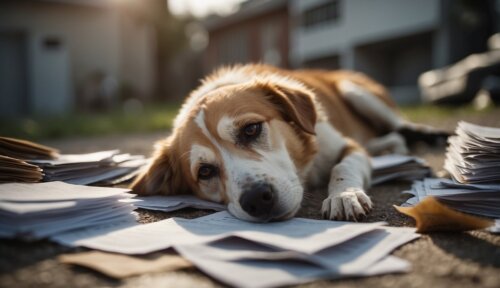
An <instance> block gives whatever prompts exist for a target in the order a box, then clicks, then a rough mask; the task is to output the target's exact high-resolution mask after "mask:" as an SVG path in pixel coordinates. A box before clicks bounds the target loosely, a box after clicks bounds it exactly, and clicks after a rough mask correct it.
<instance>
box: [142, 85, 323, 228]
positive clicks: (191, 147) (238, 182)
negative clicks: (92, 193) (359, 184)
mask: <svg viewBox="0 0 500 288" xmlns="http://www.w3.org/2000/svg"><path fill="white" fill-rule="evenodd" d="M191 102H192V103H189V101H188V104H185V106H184V107H183V108H182V110H181V113H180V114H179V116H178V119H176V127H174V131H173V134H172V135H171V136H170V137H169V138H167V139H166V140H164V141H160V142H159V143H157V146H156V150H155V155H154V158H153V162H152V164H151V165H150V166H149V167H148V169H147V170H146V171H145V172H144V173H143V174H141V175H140V176H139V177H138V178H137V179H136V181H135V182H134V183H133V184H132V187H133V190H134V191H135V192H136V193H138V194H142V195H150V194H166V195H168V194H179V193H193V194H194V195H196V196H198V197H200V198H203V199H207V200H212V201H216V202H222V203H225V204H227V205H228V209H229V211H230V212H231V213H232V214H233V215H234V216H236V217H238V218H240V219H243V220H249V221H262V222H265V221H271V220H281V219H287V218H290V217H292V216H293V215H294V214H295V213H296V212H297V211H298V209H299V208H300V205H301V202H302V197H303V180H304V179H305V177H306V175H305V173H307V170H308V169H307V168H308V167H309V166H310V165H309V164H310V163H311V160H312V158H313V156H314V154H315V153H316V149H317V147H316V142H315V137H314V134H315V132H314V127H315V124H316V110H315V105H314V102H313V98H312V95H311V92H310V91H308V90H307V89H305V88H303V87H301V86H297V87H295V86H290V87H287V86H286V85H276V84H270V82H265V83H262V82H254V83H245V84H236V85H227V86H223V87H219V88H217V89H214V90H212V91H210V92H208V93H207V94H206V95H204V96H203V97H200V99H197V100H196V101H191Z"/></svg>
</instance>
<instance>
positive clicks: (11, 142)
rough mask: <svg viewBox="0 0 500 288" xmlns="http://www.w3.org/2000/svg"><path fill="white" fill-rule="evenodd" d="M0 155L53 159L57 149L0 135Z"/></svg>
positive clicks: (18, 157) (56, 154)
mask: <svg viewBox="0 0 500 288" xmlns="http://www.w3.org/2000/svg"><path fill="white" fill-rule="evenodd" d="M0 155H4V156H8V157H12V158H17V159H23V160H25V159H54V158H56V157H57V156H58V155H59V154H58V151H57V149H54V148H52V147H47V146H44V145H41V144H38V143H33V142H30V141H27V140H21V139H14V138H8V137H0Z"/></svg>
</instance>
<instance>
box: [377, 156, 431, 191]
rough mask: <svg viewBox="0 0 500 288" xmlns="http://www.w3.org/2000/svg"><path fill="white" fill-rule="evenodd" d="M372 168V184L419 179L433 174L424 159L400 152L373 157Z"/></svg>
mask: <svg viewBox="0 0 500 288" xmlns="http://www.w3.org/2000/svg"><path fill="white" fill-rule="evenodd" d="M372 169H373V172H372V185H377V184H381V183H384V182H388V181H392V180H403V181H413V180H419V179H423V178H425V177H428V176H430V175H431V169H430V168H429V166H428V165H427V163H426V162H425V161H424V160H423V159H420V158H418V157H413V156H406V155H398V154H390V155H383V156H378V157H373V158H372Z"/></svg>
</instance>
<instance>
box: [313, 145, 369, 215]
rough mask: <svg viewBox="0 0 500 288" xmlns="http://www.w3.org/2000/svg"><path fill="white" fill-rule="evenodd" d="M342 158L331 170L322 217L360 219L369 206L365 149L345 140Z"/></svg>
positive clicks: (367, 166)
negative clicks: (366, 191) (366, 190)
mask: <svg viewBox="0 0 500 288" xmlns="http://www.w3.org/2000/svg"><path fill="white" fill-rule="evenodd" d="M344 149H345V150H344V153H343V155H342V158H341V160H340V162H339V164H337V165H336V166H335V167H334V168H333V169H332V171H331V174H330V182H329V183H328V197H327V198H326V199H325V200H324V201H323V206H322V208H321V212H322V214H323V218H326V219H331V220H351V221H358V220H362V219H363V218H364V217H365V216H366V214H367V213H368V212H369V211H370V210H371V209H372V206H373V205H372V202H371V200H370V197H368V195H366V193H365V189H366V188H368V186H369V184H370V178H371V166H370V159H369V156H368V155H367V153H366V152H365V150H364V149H363V148H362V147H360V146H359V145H358V144H357V143H355V142H354V141H349V142H348V143H347V144H346V146H345V148H344Z"/></svg>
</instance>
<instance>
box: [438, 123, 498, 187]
mask: <svg viewBox="0 0 500 288" xmlns="http://www.w3.org/2000/svg"><path fill="white" fill-rule="evenodd" d="M456 134H457V136H454V137H450V138H449V140H448V142H449V146H448V149H447V153H446V160H445V165H444V167H445V169H446V170H448V172H450V174H451V175H452V176H453V178H454V179H455V180H456V181H458V182H460V183H488V182H490V183H491V182H497V183H500V173H499V170H498V167H499V166H500V128H490V127H483V126H478V125H474V124H470V123H467V122H463V121H462V122H460V123H458V127H457V129H456Z"/></svg>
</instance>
